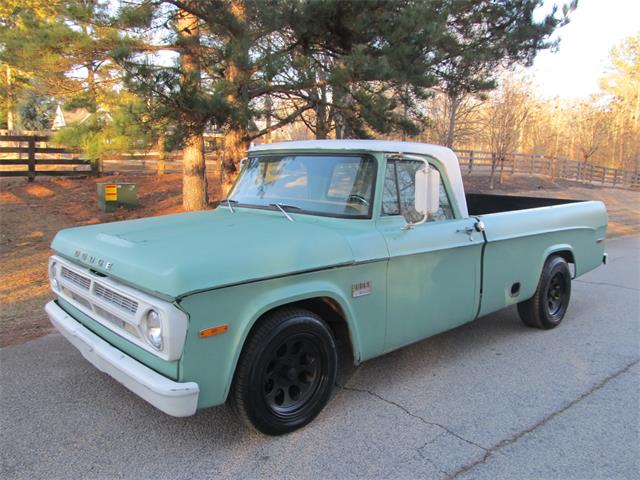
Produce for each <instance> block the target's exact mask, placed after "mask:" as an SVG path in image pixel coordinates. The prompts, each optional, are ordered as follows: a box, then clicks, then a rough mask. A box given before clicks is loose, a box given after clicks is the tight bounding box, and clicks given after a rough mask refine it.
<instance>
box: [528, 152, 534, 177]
mask: <svg viewBox="0 0 640 480" xmlns="http://www.w3.org/2000/svg"><path fill="white" fill-rule="evenodd" d="M530 158H531V167H530V168H529V170H530V173H531V175H533V167H534V165H533V162H534V161H535V159H534V158H533V155H530Z"/></svg>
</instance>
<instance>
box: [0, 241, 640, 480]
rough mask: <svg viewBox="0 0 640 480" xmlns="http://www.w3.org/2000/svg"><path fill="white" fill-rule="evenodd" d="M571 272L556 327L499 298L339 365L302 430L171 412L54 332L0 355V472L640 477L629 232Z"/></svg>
mask: <svg viewBox="0 0 640 480" xmlns="http://www.w3.org/2000/svg"><path fill="white" fill-rule="evenodd" d="M608 251H609V253H610V264H609V265H608V266H606V267H603V268H600V269H598V270H597V271H595V272H592V273H591V274H589V275H586V276H584V277H582V278H581V279H579V280H578V281H576V282H575V283H574V286H573V299H572V304H571V306H570V309H569V312H568V314H567V317H566V318H565V321H564V322H563V324H562V326H561V327H559V328H557V329H556V330H553V331H548V332H542V331H538V330H533V329H527V328H525V327H523V326H522V325H521V324H520V321H519V320H518V318H517V315H516V311H515V309H513V308H511V309H507V310H505V311H503V312H499V313H498V314H494V315H491V316H489V317H486V318H483V319H481V320H479V321H477V322H475V323H473V324H470V325H466V326H464V327H461V328H458V329H456V330H454V331H451V332H448V333H446V334H443V335H439V336H437V337H435V338H432V339H429V340H427V341H423V342H421V343H419V344H416V345H413V346H411V347H408V348H405V349H403V350H400V351H398V352H394V353H392V354H389V355H386V356H385V357H382V358H379V359H375V360H372V361H370V362H367V363H365V364H364V365H363V366H361V367H360V368H358V369H353V368H350V369H349V368H347V369H346V371H344V372H343V373H342V375H341V377H342V378H341V380H340V382H341V384H342V385H343V387H341V388H340V389H338V390H337V393H336V395H335V397H334V398H333V400H332V401H331V403H330V404H329V405H328V407H327V408H326V409H325V410H324V412H323V413H322V414H321V415H320V417H319V418H318V419H317V420H316V421H315V422H313V423H312V424H311V425H310V426H308V427H307V428H305V429H303V430H302V431H299V432H295V433H293V434H291V435H288V436H285V437H280V438H270V437H265V436H262V435H259V434H256V433H254V432H252V431H249V430H246V429H244V428H242V427H239V425H238V424H237V423H236V422H235V421H234V419H233V417H232V416H231V415H230V413H229V412H228V411H227V409H226V408H214V409H210V410H208V411H205V412H201V413H199V414H197V415H196V416H194V417H191V418H186V419H175V418H170V417H167V416H165V415H164V414H161V413H159V412H157V411H155V410H154V409H153V408H152V407H150V406H148V405H147V404H145V403H144V402H143V401H141V400H139V399H138V398H136V397H135V396H133V395H132V394H130V393H128V392H127V391H126V390H125V389H124V388H122V387H120V386H119V385H118V384H117V383H116V382H115V381H113V380H111V379H110V378H109V377H107V376H105V375H103V374H101V373H99V372H97V371H96V370H95V369H94V368H93V367H91V366H89V365H88V364H87V363H86V362H85V361H84V360H83V359H82V357H81V356H80V355H79V354H78V353H76V351H75V350H74V349H73V348H72V347H71V346H70V345H68V344H67V342H66V341H65V340H64V339H63V338H62V337H61V336H59V335H50V336H48V337H44V338H41V339H38V340H34V341H31V342H28V343H26V344H23V345H19V346H15V347H8V348H5V349H3V350H2V351H1V352H0V360H1V362H2V363H1V369H0V370H1V375H2V376H1V384H0V385H1V388H2V393H1V408H2V411H1V414H0V415H1V424H0V425H1V427H2V444H1V445H0V447H1V453H0V455H1V459H2V472H0V473H1V474H2V477H3V478H29V479H32V478H105V477H109V478H136V479H137V478H152V477H153V478H172V479H182V478H204V477H208V478H212V477H216V478H254V477H277V478H296V479H298V478H352V477H353V478H355V477H363V478H383V477H384V478H386V477H397V478H434V479H439V478H469V479H470V478H473V479H476V478H487V479H498V478H504V479H513V478H562V479H567V478H590V479H593V478H623V479H627V478H629V479H630V478H638V475H639V473H638V472H639V458H640V451H639V448H640V438H639V430H640V426H639V424H640V419H639V397H640V394H639V391H640V389H639V388H638V387H639V385H640V364H639V362H640V333H639V328H638V326H639V322H640V320H639V318H640V312H639V310H640V305H639V303H640V301H639V291H640V278H639V277H640V273H639V272H640V268H639V267H640V260H639V258H640V238H638V237H626V238H621V239H617V240H613V241H611V242H610V243H609V244H608Z"/></svg>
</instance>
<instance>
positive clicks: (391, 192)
mask: <svg viewBox="0 0 640 480" xmlns="http://www.w3.org/2000/svg"><path fill="white" fill-rule="evenodd" d="M422 165H423V163H422V162H418V161H414V160H389V161H388V162H387V171H386V173H385V178H384V190H383V194H382V214H383V215H400V214H401V213H402V212H408V215H409V217H410V218H413V217H415V219H416V221H417V220H419V215H418V213H417V212H416V211H415V210H414V207H413V205H414V200H415V198H414V194H415V175H416V171H417V170H418V169H419V168H422ZM439 195H440V208H439V209H438V211H437V212H436V213H435V214H433V215H432V216H431V217H430V218H429V219H428V221H430V222H432V221H440V220H449V219H452V218H453V210H452V209H451V203H450V202H449V197H448V195H447V191H446V189H445V187H444V183H443V181H442V177H441V178H440V192H439Z"/></svg>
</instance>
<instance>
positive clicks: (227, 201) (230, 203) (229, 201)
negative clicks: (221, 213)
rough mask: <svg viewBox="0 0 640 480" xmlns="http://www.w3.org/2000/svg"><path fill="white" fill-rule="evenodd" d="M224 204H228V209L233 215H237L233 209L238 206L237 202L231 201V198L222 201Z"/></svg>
mask: <svg viewBox="0 0 640 480" xmlns="http://www.w3.org/2000/svg"><path fill="white" fill-rule="evenodd" d="M222 202H226V203H227V207H229V210H231V213H236V211H235V210H234V209H233V206H234V205H237V204H238V201H237V200H231V199H230V198H225V199H224V200H220V203H222Z"/></svg>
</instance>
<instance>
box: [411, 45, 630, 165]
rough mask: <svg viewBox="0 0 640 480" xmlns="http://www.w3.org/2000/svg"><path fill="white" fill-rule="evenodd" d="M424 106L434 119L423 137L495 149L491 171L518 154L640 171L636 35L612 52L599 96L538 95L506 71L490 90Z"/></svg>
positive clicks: (443, 98)
mask: <svg viewBox="0 0 640 480" xmlns="http://www.w3.org/2000/svg"><path fill="white" fill-rule="evenodd" d="M425 108H426V110H427V111H429V112H431V116H430V121H429V123H427V124H426V125H425V128H424V130H423V131H422V133H421V135H420V139H421V140H423V141H429V142H433V143H439V144H443V145H448V146H454V147H456V148H460V149H475V150H487V151H491V152H495V153H496V157H495V158H496V162H497V163H498V165H496V167H499V163H500V162H503V161H504V159H505V157H506V155H508V154H510V153H512V152H523V153H530V154H539V155H548V156H552V157H560V158H567V159H571V160H578V161H581V162H582V163H583V164H585V165H597V166H603V167H609V168H618V169H624V170H628V171H635V172H638V171H640V34H639V35H636V36H633V37H630V38H627V39H625V40H624V41H622V42H621V43H620V44H619V45H617V46H616V47H614V48H613V49H612V51H611V55H610V59H609V65H608V66H607V67H606V69H605V71H603V73H602V76H601V78H600V92H599V93H596V94H593V95H591V96H590V98H588V99H582V100H567V99H562V98H541V97H540V96H538V95H536V94H535V91H534V88H533V87H532V85H531V81H530V80H529V79H528V78H527V77H526V76H524V75H523V74H522V73H521V72H520V74H517V73H516V74H514V73H512V72H511V73H509V72H507V73H505V74H504V75H503V76H502V78H501V81H500V85H499V87H498V88H497V89H495V90H493V91H491V92H485V93H482V94H481V95H465V96H462V97H454V98H451V97H449V96H447V95H446V94H444V93H443V92H436V93H435V94H434V95H433V96H432V97H431V98H430V99H429V100H428V101H427V105H426V106H425ZM452 116H454V117H455V122H453V124H454V125H455V128H453V129H452V128H451V124H452V122H451V117H452Z"/></svg>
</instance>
